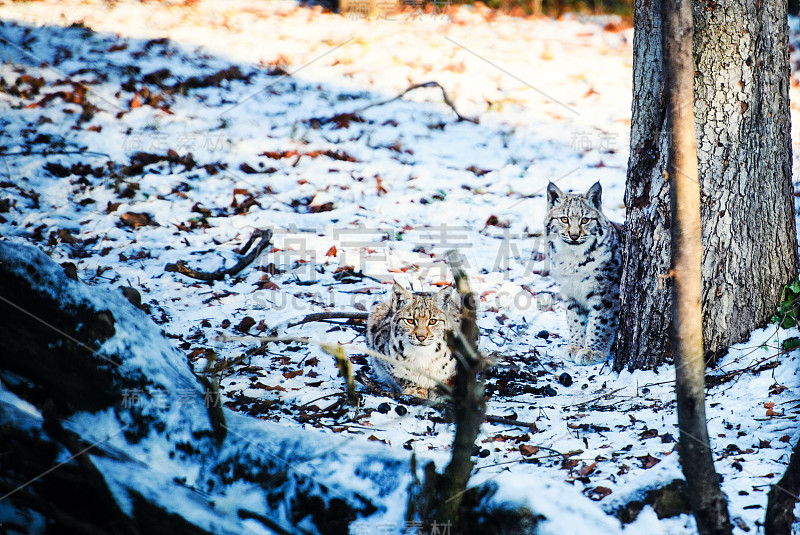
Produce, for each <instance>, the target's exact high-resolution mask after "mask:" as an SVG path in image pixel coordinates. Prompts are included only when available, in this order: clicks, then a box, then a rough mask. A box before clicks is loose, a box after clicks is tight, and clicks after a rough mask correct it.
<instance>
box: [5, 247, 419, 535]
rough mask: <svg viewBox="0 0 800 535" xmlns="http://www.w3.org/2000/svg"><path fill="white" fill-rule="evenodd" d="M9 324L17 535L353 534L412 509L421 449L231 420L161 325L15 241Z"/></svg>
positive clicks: (9, 493) (8, 474)
mask: <svg viewBox="0 0 800 535" xmlns="http://www.w3.org/2000/svg"><path fill="white" fill-rule="evenodd" d="M0 333H1V336H2V340H3V345H4V349H3V351H2V352H0V379H1V380H2V385H0V388H2V391H0V435H1V436H2V438H0V442H2V443H3V444H4V445H5V446H4V448H3V450H4V451H3V454H4V459H3V461H2V464H0V484H1V485H2V488H0V492H2V495H3V499H2V500H0V522H2V525H3V527H4V529H6V530H8V531H9V532H14V531H15V530H16V531H19V532H23V533H28V532H36V531H43V530H45V529H47V530H48V531H49V532H59V533H68V532H84V533H170V534H172V533H243V532H267V533H269V532H278V533H308V532H310V533H347V532H348V526H349V525H350V523H351V522H353V521H354V520H356V519H357V518H362V517H367V516H373V517H383V518H386V517H387V515H388V517H392V518H395V519H399V518H401V515H402V512H403V511H402V510H403V509H404V505H405V497H406V489H407V487H408V485H409V483H410V481H411V470H410V465H409V459H408V456H407V455H402V456H401V455H395V454H393V453H392V451H391V450H389V449H386V448H378V447H371V445H366V444H365V445H363V447H360V448H358V449H354V448H352V447H348V446H350V445H351V442H350V441H347V440H345V439H344V438H340V437H338V436H329V435H323V434H321V433H317V432H297V431H296V430H289V429H286V428H282V427H280V426H277V425H274V424H269V423H267V422H263V421H260V420H257V419H254V418H248V417H245V416H242V415H239V414H236V413H234V412H231V411H228V410H224V420H225V421H224V422H218V424H217V429H215V426H214V425H212V421H213V419H212V418H210V417H209V410H208V408H207V407H208V406H209V405H210V406H212V409H213V406H214V405H216V404H217V402H218V400H214V399H208V396H207V395H206V393H205V390H204V388H203V387H202V386H201V383H200V382H199V381H198V379H197V378H196V377H195V376H194V375H193V374H192V373H191V371H190V369H189V366H188V363H187V360H186V358H185V357H184V356H182V355H181V354H180V353H178V352H177V351H176V350H174V349H173V348H172V347H170V345H169V343H168V342H167V341H166V340H165V339H164V338H163V337H162V336H161V334H160V333H159V331H158V329H157V327H156V326H155V324H153V323H152V322H151V321H150V320H149V318H147V316H146V315H145V314H144V313H143V312H142V311H140V310H138V309H136V308H135V307H134V306H133V305H131V304H130V303H129V302H127V301H126V300H125V299H124V298H123V297H122V295H121V294H120V295H110V294H108V292H104V291H99V290H95V289H92V288H90V287H88V286H86V285H84V284H82V283H80V282H76V281H73V280H70V279H68V278H67V277H66V276H65V275H64V272H63V270H62V268H61V267H60V266H58V265H56V264H55V263H53V262H52V261H51V260H50V259H49V258H48V257H47V256H45V255H44V254H43V253H41V252H40V251H39V250H38V249H35V248H32V247H25V246H19V245H14V244H10V243H0ZM211 412H212V413H213V412H214V411H213V410H212V411H211ZM217 412H219V413H220V414H223V412H222V411H221V410H219V411H217ZM220 429H222V431H223V432H224V434H226V435H227V436H226V437H225V438H224V439H223V440H220V439H221V438H222V436H223V433H221V432H220ZM398 508H399V510H398Z"/></svg>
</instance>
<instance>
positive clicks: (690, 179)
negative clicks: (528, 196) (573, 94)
mask: <svg viewBox="0 0 800 535" xmlns="http://www.w3.org/2000/svg"><path fill="white" fill-rule="evenodd" d="M661 21H662V45H663V57H664V80H665V84H664V87H665V89H666V97H667V99H666V100H667V124H668V125H669V126H670V134H671V136H670V137H671V139H672V142H671V143H670V145H669V159H668V164H667V180H668V181H669V183H670V199H671V203H670V204H671V224H670V238H671V244H672V270H671V271H670V275H671V276H672V279H673V281H674V286H673V295H672V328H671V333H670V338H671V343H672V349H673V352H674V355H675V370H676V374H675V387H676V391H677V397H678V427H679V429H680V459H681V466H682V468H683V475H684V477H685V478H686V483H687V486H688V488H689V500H690V503H691V507H692V512H693V513H694V517H695V520H696V521H697V529H698V532H699V533H700V534H701V535H705V534H723V533H731V531H732V529H733V527H732V526H731V523H730V520H729V518H728V504H727V500H726V498H725V495H724V494H723V493H722V491H721V490H720V487H719V484H720V478H719V476H718V475H717V473H716V471H715V470H714V460H713V458H712V457H711V447H710V445H709V440H708V428H707V427H706V410H705V361H704V359H703V321H702V306H701V303H700V295H701V286H702V279H701V274H700V263H701V258H702V255H703V246H702V244H701V242H700V236H701V225H700V184H699V182H698V174H697V146H696V144H695V123H694V112H693V103H694V65H693V62H692V33H693V23H692V5H691V0H673V1H672V2H667V3H666V4H665V5H664V9H663V11H662V14H661Z"/></svg>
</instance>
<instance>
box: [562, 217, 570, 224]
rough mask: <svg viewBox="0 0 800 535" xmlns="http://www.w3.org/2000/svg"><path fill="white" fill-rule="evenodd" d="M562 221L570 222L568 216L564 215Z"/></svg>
mask: <svg viewBox="0 0 800 535" xmlns="http://www.w3.org/2000/svg"><path fill="white" fill-rule="evenodd" d="M561 222H562V223H569V218H568V217H562V218H561Z"/></svg>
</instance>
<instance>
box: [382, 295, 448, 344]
mask: <svg viewBox="0 0 800 535" xmlns="http://www.w3.org/2000/svg"><path fill="white" fill-rule="evenodd" d="M448 290H449V289H448ZM448 296H449V291H448ZM409 297H410V298H409ZM446 299H448V297H445V296H429V295H425V294H413V295H411V296H409V295H408V293H407V292H406V293H405V295H403V294H402V293H400V294H399V293H397V292H394V293H393V295H392V310H393V312H392V315H393V317H392V334H393V336H394V338H395V342H396V344H395V345H397V347H394V348H393V349H395V350H396V351H397V352H398V353H402V352H403V347H402V345H401V344H400V342H406V343H408V344H410V345H412V346H428V345H431V344H433V343H440V342H444V340H445V330H446V325H447V315H446V314H445V312H444V311H443V310H442V308H443V306H444V307H446V306H447V305H446V304H445V303H444V302H443V301H444V300H446ZM437 301H439V302H438V303H437Z"/></svg>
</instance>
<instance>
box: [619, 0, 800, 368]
mask: <svg viewBox="0 0 800 535" xmlns="http://www.w3.org/2000/svg"><path fill="white" fill-rule="evenodd" d="M661 5H662V4H661V1H660V0H635V7H634V27H635V34H634V64H633V104H632V125H631V155H630V159H629V162H628V178H627V186H626V193H625V197H626V198H625V201H626V202H625V203H626V206H627V208H628V214H627V221H626V229H627V237H626V245H625V254H624V257H623V262H624V271H623V280H622V286H621V293H622V307H621V321H620V328H619V332H618V334H617V342H616V347H615V362H614V367H615V369H616V370H622V369H623V368H626V367H627V368H628V369H643V368H648V369H649V368H655V367H656V366H658V365H659V364H661V363H663V362H666V361H669V360H670V359H671V357H672V348H671V346H670V343H669V339H668V332H669V325H670V314H671V313H670V294H671V282H670V280H669V279H666V278H664V276H665V275H666V274H667V271H668V268H669V251H670V245H669V232H668V229H669V226H670V216H669V190H668V188H667V185H666V183H665V181H664V178H663V172H664V170H665V169H666V155H667V148H668V144H669V138H668V134H667V131H666V128H665V121H666V115H665V107H664V106H665V105H664V100H663V97H662V92H663V90H664V72H663V57H662V47H661V19H660V16H661ZM694 25H695V32H694V56H695V71H696V72H695V78H694V84H695V94H696V101H695V104H694V114H695V122H696V128H697V134H698V153H697V155H698V159H699V176H700V189H701V221H702V228H703V243H704V244H705V245H706V247H705V249H704V251H703V261H702V276H703V295H702V303H703V328H704V339H705V351H706V360H707V361H708V360H714V359H716V358H717V357H719V356H720V355H721V354H724V352H725V351H726V350H727V347H728V346H730V345H731V344H733V343H737V342H740V341H742V340H744V339H746V338H747V337H748V336H749V333H750V332H751V331H752V330H753V329H755V328H757V327H760V326H763V325H764V324H766V322H767V321H769V318H770V317H771V315H772V314H773V313H774V311H775V306H776V304H777V303H778V300H779V298H780V290H781V288H782V286H783V284H785V283H787V282H789V281H790V280H791V279H792V278H793V277H794V275H795V274H796V273H797V267H798V261H797V252H796V251H797V242H796V229H795V220H794V215H793V214H794V211H793V201H792V185H791V146H790V125H789V99H788V86H789V60H788V34H787V31H788V30H787V23H786V3H785V2H781V1H780V0H762V1H761V2H759V3H757V4H756V3H754V2H751V1H749V0H732V1H730V2H725V3H711V2H708V3H707V2H703V1H699V0H695V2H694ZM712 303H713V306H712ZM742 303H747V306H746V307H742V306H741V304H742Z"/></svg>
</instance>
